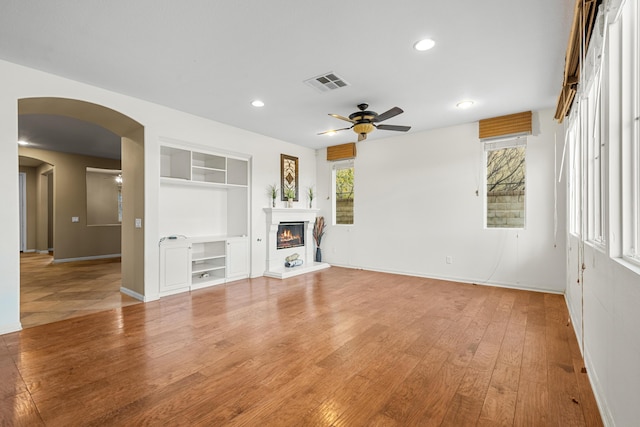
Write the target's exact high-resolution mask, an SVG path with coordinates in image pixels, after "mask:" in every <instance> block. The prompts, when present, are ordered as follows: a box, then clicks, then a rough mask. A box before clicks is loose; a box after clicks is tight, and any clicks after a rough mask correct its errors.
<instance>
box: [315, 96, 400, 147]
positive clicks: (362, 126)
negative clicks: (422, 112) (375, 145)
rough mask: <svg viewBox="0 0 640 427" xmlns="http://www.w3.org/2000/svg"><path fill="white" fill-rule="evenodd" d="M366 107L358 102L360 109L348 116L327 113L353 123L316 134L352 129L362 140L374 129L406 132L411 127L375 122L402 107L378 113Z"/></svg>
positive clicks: (398, 110) (395, 112) (390, 116)
mask: <svg viewBox="0 0 640 427" xmlns="http://www.w3.org/2000/svg"><path fill="white" fill-rule="evenodd" d="M367 108H369V105H368V104H358V109H359V110H360V111H356V112H355V113H352V114H350V115H349V117H348V118H347V117H344V116H341V115H339V114H329V115H330V116H331V117H335V118H336V119H340V120H344V121H346V122H350V123H353V124H352V125H351V126H349V127H348V128H342V129H333V130H328V131H325V132H320V133H319V134H318V135H325V134H328V133H335V132H339V131H341V130H348V129H353V131H354V132H355V133H357V134H358V141H364V140H365V139H367V134H368V133H370V132H371V131H373V130H374V129H381V130H393V131H398V132H406V131H408V130H409V129H411V126H398V125H379V124H377V123H380V122H383V121H385V120H387V119H390V118H392V117H395V116H397V115H398V114H401V113H403V112H404V111H403V110H402V108H399V107H393V108H392V109H390V110H388V111H385V112H384V113H382V114H378V113H376V112H375V111H367Z"/></svg>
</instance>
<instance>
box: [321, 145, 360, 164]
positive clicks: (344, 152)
mask: <svg viewBox="0 0 640 427" xmlns="http://www.w3.org/2000/svg"><path fill="white" fill-rule="evenodd" d="M355 157H356V143H355V142H349V143H347V144H341V145H334V146H331V147H327V160H328V161H336V160H346V159H353V158H355Z"/></svg>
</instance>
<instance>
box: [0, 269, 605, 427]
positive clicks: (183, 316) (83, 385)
mask: <svg viewBox="0 0 640 427" xmlns="http://www.w3.org/2000/svg"><path fill="white" fill-rule="evenodd" d="M567 319H568V314H567V310H566V307H565V303H564V299H563V297H562V296H560V295H550V294H542V293H533V292H525V291H516V290H509V289H502V288H492V287H484V286H474V285H467V284H459V283H452V282H444V281H438V280H431V279H423V278H415V277H407V276H398V275H389V274H383V273H375V272H367V271H359V270H349V269H341V268H336V267H332V268H330V269H328V270H323V271H320V272H316V273H312V274H307V275H304V276H299V277H295V278H291V279H287V280H277V279H268V278H258V279H253V280H244V281H238V282H234V283H230V284H227V285H221V286H217V287H214V288H209V289H203V290H199V291H195V292H192V293H191V294H189V293H186V294H180V295H174V296H171V297H166V298H163V299H161V300H160V301H155V302H151V303H147V304H137V305H132V306H128V307H123V308H121V309H117V310H111V311H106V312H100V313H95V314H90V315H87V316H83V317H77V318H72V319H69V320H64V321H60V322H56V323H52V324H48V325H43V326H38V327H33V328H30V329H26V330H23V331H21V332H17V333H13V334H7V335H3V336H1V337H0V339H1V340H2V341H0V378H2V379H3V380H2V382H1V383H0V393H1V395H2V403H1V405H2V406H1V407H0V414H1V418H0V425H29V426H33V425H48V426H71V425H142V424H145V425H176V426H179V425H210V426H219V425H231V426H265V425H266V426H364V425H366V426H429V425H441V426H472V425H479V426H497V425H506V426H510V425H514V426H570V425H571V426H599V425H602V422H601V419H600V416H599V413H598V409H597V407H596V403H595V400H594V397H593V394H592V391H591V389H590V386H589V381H588V378H587V375H586V374H584V373H581V372H580V370H581V367H582V366H583V362H582V359H581V357H580V353H579V351H578V345H577V342H576V338H575V336H574V333H573V329H572V328H571V326H569V325H568V324H567Z"/></svg>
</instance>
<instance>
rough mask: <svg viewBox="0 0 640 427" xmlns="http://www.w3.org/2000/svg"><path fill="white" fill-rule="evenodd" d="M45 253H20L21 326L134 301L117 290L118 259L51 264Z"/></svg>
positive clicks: (48, 256) (69, 316)
mask: <svg viewBox="0 0 640 427" xmlns="http://www.w3.org/2000/svg"><path fill="white" fill-rule="evenodd" d="M52 260H53V256H51V255H48V254H36V253H22V254H20V322H21V323H22V327H23V328H30V327H32V326H37V325H43V324H45V323H51V322H56V321H58V320H63V319H70V318H72V317H77V316H84V315H86V314H89V313H96V312H98V311H104V310H112V309H116V308H121V307H125V306H127V305H132V304H137V303H139V302H140V301H138V300H136V299H135V298H132V297H130V296H128V295H125V294H123V293H121V292H120V286H121V283H122V275H121V272H120V269H121V263H120V258H112V259H103V260H92V261H76V262H67V263H60V264H52Z"/></svg>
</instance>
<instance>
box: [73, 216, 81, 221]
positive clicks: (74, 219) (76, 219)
mask: <svg viewBox="0 0 640 427" xmlns="http://www.w3.org/2000/svg"><path fill="white" fill-rule="evenodd" d="M71 222H80V217H79V216H72V217H71Z"/></svg>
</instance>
